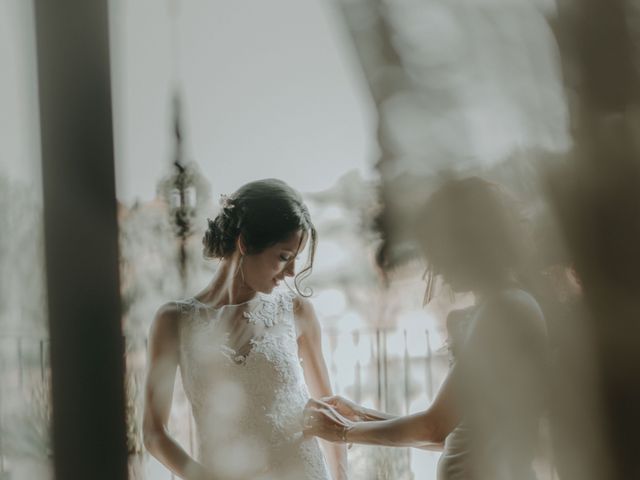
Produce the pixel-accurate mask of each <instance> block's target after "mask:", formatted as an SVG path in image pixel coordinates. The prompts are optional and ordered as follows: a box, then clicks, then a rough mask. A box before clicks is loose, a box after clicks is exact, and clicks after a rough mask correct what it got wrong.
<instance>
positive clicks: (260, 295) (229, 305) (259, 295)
mask: <svg viewBox="0 0 640 480" xmlns="http://www.w3.org/2000/svg"><path fill="white" fill-rule="evenodd" d="M265 296H266V294H264V293H261V292H256V294H255V295H254V296H253V297H251V298H250V299H249V300H245V301H244V302H240V303H227V304H225V305H220V306H219V307H212V306H211V305H207V304H206V303H204V302H202V301H200V300H198V299H197V298H196V297H190V298H189V300H192V301H194V302H196V303H198V304H199V305H201V306H202V307H203V308H205V309H207V310H210V311H221V310H224V309H226V308H233V307H244V306H247V305H251V303H253V302H255V301H257V300H262V299H264V297H265Z"/></svg>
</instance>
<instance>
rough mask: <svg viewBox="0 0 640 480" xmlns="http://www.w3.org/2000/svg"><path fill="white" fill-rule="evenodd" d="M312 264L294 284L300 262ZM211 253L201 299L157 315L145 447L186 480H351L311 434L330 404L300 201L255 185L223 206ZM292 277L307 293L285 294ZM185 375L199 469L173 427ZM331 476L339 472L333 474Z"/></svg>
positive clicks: (284, 189) (208, 237) (337, 456)
mask: <svg viewBox="0 0 640 480" xmlns="http://www.w3.org/2000/svg"><path fill="white" fill-rule="evenodd" d="M308 242H310V246H309V257H308V261H307V263H306V265H305V267H304V268H303V269H302V271H301V272H299V273H298V274H297V275H296V274H295V263H296V260H297V256H298V254H299V252H301V251H302V250H303V249H304V248H305V246H306V244H307V243H308ZM203 244H204V253H205V256H207V257H209V258H217V259H220V264H219V267H218V268H217V270H216V272H215V274H214V276H213V278H212V280H211V282H210V283H209V285H207V286H206V287H205V288H204V289H203V290H202V291H201V292H200V293H198V294H196V295H195V296H194V297H192V298H188V299H186V300H183V301H179V302H169V303H167V304H165V305H163V306H162V307H160V309H159V310H158V312H157V314H156V317H155V319H154V321H153V324H152V326H151V330H150V334H149V367H148V374H147V382H146V387H145V409H144V442H145V446H146V447H147V449H148V450H149V452H150V453H151V454H152V455H153V456H154V457H156V458H157V459H158V460H159V461H160V462H162V463H163V464H164V465H165V466H166V467H167V468H169V469H170V470H171V471H172V472H174V473H175V474H176V475H178V476H179V477H181V478H184V479H189V480H214V479H220V478H223V479H233V480H236V479H238V480H239V479H260V480H267V479H269V480H276V479H278V480H294V479H295V480H300V479H308V480H328V479H329V478H330V477H329V473H328V472H329V470H331V471H332V472H333V478H334V479H336V480H337V479H340V480H342V479H346V478H347V474H346V471H347V469H346V451H345V449H344V447H343V446H339V445H332V444H326V445H325V447H326V449H325V450H326V452H327V459H326V460H327V461H325V458H324V456H323V454H322V452H321V450H320V446H319V444H318V441H317V440H316V439H315V438H307V437H304V436H303V433H302V427H303V425H302V423H303V422H302V417H303V410H304V406H305V404H306V402H307V400H308V399H309V394H311V395H313V396H314V397H323V396H327V395H330V394H331V387H330V382H329V377H328V372H327V368H326V366H325V362H324V358H323V355H322V349H321V341H320V340H321V337H320V325H319V322H318V319H317V318H316V315H315V313H314V311H313V308H312V306H311V304H310V303H309V302H308V301H307V300H306V298H304V297H303V296H301V295H300V294H299V290H298V287H299V281H300V280H301V278H304V277H306V276H307V275H308V274H309V273H310V272H311V268H312V265H313V257H314V253H315V248H316V232H315V228H314V226H313V224H312V223H311V219H310V216H309V213H308V210H307V208H306V206H305V205H304V203H303V201H302V199H301V197H300V195H299V194H298V193H297V192H295V191H294V190H293V189H292V188H291V187H289V186H288V185H287V184H285V183H284V182H282V181H280V180H275V179H269V180H260V181H255V182H251V183H248V184H246V185H244V186H243V187H241V188H240V189H239V190H238V191H236V192H235V193H234V194H232V195H231V196H229V197H223V201H222V209H221V211H220V213H219V214H218V216H217V217H216V218H215V219H214V220H213V221H212V220H209V228H208V230H207V232H206V234H205V236H204V238H203ZM286 277H294V282H293V283H294V285H295V288H296V291H297V292H298V294H296V293H294V292H292V291H289V290H287V289H284V288H278V287H279V285H280V284H281V283H283V281H284V279H285V278H286ZM178 368H180V372H181V376H182V382H183V386H184V390H185V393H186V395H187V398H188V399H189V402H190V403H191V407H192V411H193V417H194V419H195V424H196V430H197V439H198V455H197V458H192V457H191V456H190V455H189V454H188V453H187V452H186V451H185V450H184V449H183V448H182V447H181V446H180V445H179V444H178V442H177V441H176V440H175V439H174V438H172V436H171V435H170V433H169V431H168V428H167V424H168V420H169V413H170V409H171V403H172V396H173V387H174V382H175V376H176V371H177V369H178ZM328 465H330V466H331V469H329V467H328Z"/></svg>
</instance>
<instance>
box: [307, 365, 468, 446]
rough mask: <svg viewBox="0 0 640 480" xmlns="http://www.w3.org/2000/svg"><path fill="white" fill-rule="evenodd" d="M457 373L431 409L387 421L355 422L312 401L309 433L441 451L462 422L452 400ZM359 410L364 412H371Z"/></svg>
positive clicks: (331, 438)
mask: <svg viewBox="0 0 640 480" xmlns="http://www.w3.org/2000/svg"><path fill="white" fill-rule="evenodd" d="M455 372H456V369H455V367H454V368H453V369H452V370H451V372H450V373H449V375H447V378H446V379H445V381H444V382H443V384H442V386H441V387H440V389H439V390H438V393H437V395H436V398H435V399H434V401H433V403H432V404H431V406H430V407H429V408H428V409H427V410H425V411H423V412H418V413H415V414H412V415H406V416H399V417H394V418H390V419H386V420H368V421H367V420H365V421H352V420H349V419H347V418H345V417H343V416H342V415H340V413H339V410H340V409H338V410H335V409H334V408H333V407H332V406H331V405H330V404H325V403H323V402H313V401H312V402H310V403H309V406H308V408H307V415H306V421H307V426H308V428H307V432H308V433H310V434H312V435H317V436H319V437H321V438H325V439H327V440H329V441H334V442H343V443H345V442H346V443H361V444H368V445H383V446H390V447H414V448H422V449H427V450H439V449H440V448H441V446H442V443H443V442H444V440H445V438H446V437H447V435H449V433H451V431H452V430H453V429H454V428H455V426H456V425H457V424H458V422H459V414H458V412H457V409H456V408H455V402H454V398H453V377H455ZM334 398H335V397H334ZM333 403H334V404H335V402H333ZM360 409H362V410H361V411H362V412H366V411H367V410H369V409H363V408H362V407H360ZM369 412H370V413H371V414H372V416H378V415H380V416H382V415H383V414H382V412H376V411H372V410H369Z"/></svg>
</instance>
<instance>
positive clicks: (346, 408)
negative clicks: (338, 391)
mask: <svg viewBox="0 0 640 480" xmlns="http://www.w3.org/2000/svg"><path fill="white" fill-rule="evenodd" d="M322 401H323V402H324V403H326V404H327V405H329V406H331V407H333V409H335V410H336V411H337V412H338V413H339V414H340V415H342V416H343V417H345V418H347V419H349V420H352V421H354V422H358V421H360V420H364V412H363V411H362V407H361V406H360V405H358V404H357V403H355V402H352V401H351V400H348V399H346V398H344V397H341V396H340V395H333V396H331V397H324V398H323V399H322Z"/></svg>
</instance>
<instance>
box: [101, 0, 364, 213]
mask: <svg viewBox="0 0 640 480" xmlns="http://www.w3.org/2000/svg"><path fill="white" fill-rule="evenodd" d="M330 5H331V3H329V2H324V1H322V0H270V1H269V2H263V1H247V0H240V1H234V2H229V1H204V0H199V1H175V0H170V1H161V2H158V1H157V0H139V1H136V2H130V1H125V0H112V2H111V45H112V70H113V74H112V81H113V99H114V126H115V145H116V174H117V193H118V197H119V198H120V199H121V200H122V201H126V202H128V201H131V200H133V199H134V198H140V199H141V200H148V199H151V198H152V197H153V195H154V193H155V186H156V181H157V179H158V178H159V176H160V175H161V174H162V173H163V172H164V171H166V169H167V168H168V166H169V162H170V161H171V159H172V151H173V143H172V142H173V138H172V136H171V131H170V128H171V94H172V85H174V84H177V85H178V88H179V91H180V92H181V95H182V98H183V102H184V120H185V130H186V132H185V133H186V148H187V157H188V158H190V159H192V160H194V161H195V162H196V163H197V164H198V165H199V166H200V168H201V169H202V172H203V173H204V175H205V176H206V177H207V179H208V180H209V181H210V182H211V185H212V190H213V194H214V196H215V195H217V194H220V193H231V192H232V191H234V190H235V189H237V188H238V187H239V186H241V185H242V184H243V183H246V182H247V181H250V180H254V179H257V178H265V177H279V178H282V179H283V180H285V181H287V182H289V183H290V184H292V185H293V186H294V187H295V188H297V189H298V190H301V191H304V192H307V191H319V190H324V189H327V188H329V187H330V186H331V185H333V184H334V183H335V181H336V180H337V179H338V178H339V177H340V176H341V175H342V174H344V173H345V172H346V171H348V170H352V169H354V168H355V169H358V170H360V171H361V173H362V174H363V175H365V176H366V175H368V174H369V173H370V171H371V169H370V165H371V164H372V159H371V157H372V155H371V153H372V152H371V135H372V134H371V131H372V125H373V122H372V108H373V107H372V106H371V102H370V99H369V97H368V94H367V90H366V86H365V83H364V80H363V78H362V75H361V73H360V71H359V69H358V65H357V62H356V60H355V55H354V53H353V51H352V49H351V47H350V45H349V43H348V39H347V38H346V34H345V32H344V30H343V28H342V25H341V23H340V19H339V17H338V16H337V15H336V14H335V12H334V11H333V10H332V8H331V6H330Z"/></svg>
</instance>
